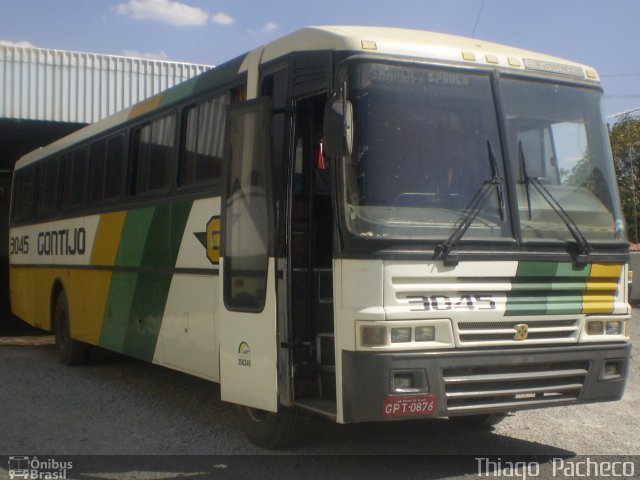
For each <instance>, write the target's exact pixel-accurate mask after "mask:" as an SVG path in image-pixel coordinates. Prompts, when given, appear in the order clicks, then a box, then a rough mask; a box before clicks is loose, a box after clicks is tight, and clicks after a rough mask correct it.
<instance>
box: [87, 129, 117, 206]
mask: <svg viewBox="0 0 640 480" xmlns="http://www.w3.org/2000/svg"><path fill="white" fill-rule="evenodd" d="M123 161H124V136H123V134H118V135H114V136H112V137H109V138H108V139H102V140H98V141H97V142H94V143H92V144H91V149H90V160H89V201H90V202H92V203H93V202H101V201H103V200H111V199H114V198H118V197H120V194H121V193H122V175H123V168H122V165H123Z"/></svg>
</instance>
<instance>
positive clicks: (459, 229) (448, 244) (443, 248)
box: [433, 140, 504, 265]
mask: <svg viewBox="0 0 640 480" xmlns="http://www.w3.org/2000/svg"><path fill="white" fill-rule="evenodd" d="M487 151H488V154H489V164H490V166H491V174H492V177H491V180H486V181H484V182H483V183H482V186H481V187H480V188H479V189H478V191H477V192H476V193H475V195H474V196H473V198H472V199H471V201H470V202H469V204H468V205H467V206H466V207H465V209H464V211H463V212H462V215H461V216H460V218H459V219H458V220H457V221H456V223H455V225H454V227H453V232H452V233H451V235H449V238H447V239H446V240H445V241H444V242H442V243H441V244H439V245H436V248H435V249H434V251H433V259H434V260H442V261H443V262H444V264H445V265H457V264H458V261H459V260H458V257H457V256H453V255H450V253H451V249H452V248H453V247H454V246H455V245H457V243H458V242H459V241H460V239H461V238H462V236H463V235H464V234H465V233H466V231H467V230H468V229H469V227H470V226H471V224H472V223H473V221H474V220H475V219H476V217H477V216H478V214H479V213H480V212H481V211H482V208H483V207H484V205H485V204H486V203H487V200H489V198H491V193H492V191H493V190H494V189H495V191H496V193H497V195H498V211H499V214H500V220H502V221H504V193H503V191H502V176H501V175H500V170H499V168H498V161H497V160H496V154H495V152H494V150H493V145H491V140H487Z"/></svg>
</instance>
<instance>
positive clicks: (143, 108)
mask: <svg viewBox="0 0 640 480" xmlns="http://www.w3.org/2000/svg"><path fill="white" fill-rule="evenodd" d="M161 99H162V94H161V93H159V94H158V95H155V96H153V97H151V98H149V99H147V100H145V101H144V102H141V103H138V104H136V105H134V106H133V107H131V112H130V113H129V119H132V118H136V117H139V116H140V115H144V114H145V113H149V112H150V111H152V110H154V109H156V108H158V106H159V105H160V100H161Z"/></svg>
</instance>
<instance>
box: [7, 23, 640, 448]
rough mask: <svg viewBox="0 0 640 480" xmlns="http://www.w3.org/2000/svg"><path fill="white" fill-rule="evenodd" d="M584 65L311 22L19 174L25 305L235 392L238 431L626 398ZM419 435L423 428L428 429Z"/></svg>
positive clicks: (67, 359)
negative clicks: (316, 420) (312, 420)
mask: <svg viewBox="0 0 640 480" xmlns="http://www.w3.org/2000/svg"><path fill="white" fill-rule="evenodd" d="M601 101H602V90H601V87H600V83H599V76H598V73H597V72H596V71H595V70H594V69H593V68H591V67H589V66H585V65H581V64H578V63H575V62H571V61H567V60H564V59H560V58H555V57H550V56H547V55H543V54H539V53H535V52H530V51H525V50H520V49H516V48H512V47H507V46H503V45H498V44H494V43H489V42H484V41H479V40H477V39H468V38H462V37H457V36H450V35H444V34H437V33H430V32H424V31H414V30H404V29H394V28H370V27H340V26H330V27H309V28H303V29H301V30H299V31H296V32H294V33H291V34H289V35H287V36H284V37H283V38H281V39H279V40H275V41H273V42H271V43H268V44H266V45H264V46H261V47H259V48H257V49H255V50H253V51H251V52H249V53H247V54H245V55H242V56H239V57H238V58H235V59H233V60H230V61H228V62H227V63H224V64H221V65H220V66H218V67H217V68H213V69H212V70H210V71H207V72H205V73H203V74H201V75H200V76H198V77H195V78H193V79H191V80H188V81H186V82H184V83H182V84H180V85H177V86H175V87H173V88H171V89H168V90H166V91H165V92H163V93H161V94H159V95H156V96H155V97H152V98H150V99H148V100H146V101H144V102H142V103H140V104H137V105H135V106H133V107H131V108H128V109H126V110H123V111H121V112H120V113H117V114H115V115H114V116H112V117H110V118H108V119H105V120H103V121H100V122H97V123H95V124H92V125H90V126H87V127H86V128H84V129H82V130H79V131H77V132H75V133H73V134H71V135H69V136H67V137H65V138H63V139H61V140H58V141H56V142H55V143H53V144H51V145H49V146H47V147H44V148H41V149H38V150H36V151H34V152H32V153H29V154H27V155H26V156H24V157H23V158H21V159H20V160H19V161H18V162H17V164H16V168H15V176H14V180H13V182H14V184H13V196H12V207H11V226H10V297H11V305H12V310H13V312H14V313H15V314H16V315H17V316H18V317H20V318H22V319H23V320H25V321H26V322H28V323H30V324H32V325H34V326H36V327H39V328H42V329H47V330H51V331H53V332H54V333H55V339H56V345H57V349H58V351H59V356H60V359H61V360H62V362H64V363H65V364H69V365H75V364H82V363H85V362H86V361H87V360H88V358H89V355H90V352H91V349H92V348H94V347H102V348H105V349H109V350H113V351H116V352H120V353H123V354H125V355H129V356H132V357H136V358H138V359H142V360H146V361H149V362H153V363H155V364H159V365H163V366H166V367H169V368H172V369H175V370H179V371H182V372H186V373H189V374H192V375H196V376H198V377H202V378H205V379H208V380H210V381H213V382H218V383H219V384H220V396H221V399H222V400H223V401H226V402H231V403H234V404H236V405H237V412H238V415H239V418H240V422H239V423H240V424H241V426H242V428H243V429H244V431H245V432H246V434H247V436H248V438H249V439H250V440H251V441H252V442H254V443H255V444H257V445H260V446H262V447H265V448H279V447H283V446H286V445H292V444H294V443H295V442H296V439H297V438H299V436H300V432H302V431H304V426H305V423H306V420H307V419H308V417H309V416H311V415H320V416H323V417H326V418H328V419H331V420H333V421H335V422H337V423H341V424H346V423H355V422H375V421H398V420H414V421H417V420H424V419H429V418H436V417H448V418H450V419H451V420H452V421H454V422H458V423H460V424H462V425H466V426H475V427H487V426H490V425H493V424H495V423H497V422H499V421H500V420H502V419H503V418H504V417H505V416H506V415H507V414H508V413H512V412H516V411H518V410H524V409H534V408H543V407H551V406H559V405H571V404H580V403H588V402H602V401H612V400H617V399H620V398H621V397H622V395H623V392H624V388H625V382H626V378H627V371H628V368H629V363H630V348H631V345H630V334H629V333H630V332H629V318H630V307H629V304H628V299H627V290H626V279H627V262H628V258H629V244H628V242H627V240H626V232H625V224H624V222H623V220H622V219H623V216H622V212H621V207H620V200H619V196H618V190H617V183H616V177H615V173H614V168H613V161H612V155H611V151H610V146H609V143H608V135H607V128H606V125H605V123H604V121H603V116H602V111H601ZM425 428H428V424H425Z"/></svg>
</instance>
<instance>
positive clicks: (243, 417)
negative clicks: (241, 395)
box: [236, 405, 307, 450]
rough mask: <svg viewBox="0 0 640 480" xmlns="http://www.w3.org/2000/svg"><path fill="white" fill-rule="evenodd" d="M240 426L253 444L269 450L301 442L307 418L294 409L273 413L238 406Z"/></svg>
mask: <svg viewBox="0 0 640 480" xmlns="http://www.w3.org/2000/svg"><path fill="white" fill-rule="evenodd" d="M236 412H237V414H238V418H239V419H240V426H241V427H242V430H243V431H244V433H245V435H246V436H247V438H249V440H250V441H251V443H253V444H254V445H257V446H258V447H262V448H266V449H269V450H277V449H280V448H286V447H289V446H292V445H294V444H295V443H296V442H297V441H298V440H300V438H301V436H302V433H303V432H304V427H305V425H306V424H307V418H306V417H305V416H303V414H302V413H300V412H296V411H295V410H292V409H283V411H282V412H279V413H272V412H267V411H264V410H259V409H257V408H251V407H245V406H244V405H236Z"/></svg>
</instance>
